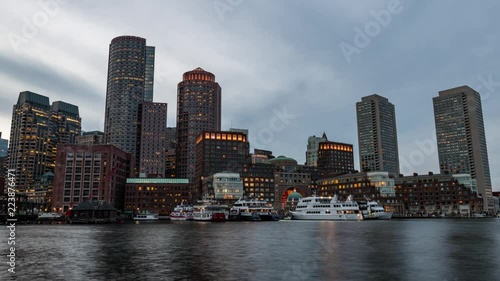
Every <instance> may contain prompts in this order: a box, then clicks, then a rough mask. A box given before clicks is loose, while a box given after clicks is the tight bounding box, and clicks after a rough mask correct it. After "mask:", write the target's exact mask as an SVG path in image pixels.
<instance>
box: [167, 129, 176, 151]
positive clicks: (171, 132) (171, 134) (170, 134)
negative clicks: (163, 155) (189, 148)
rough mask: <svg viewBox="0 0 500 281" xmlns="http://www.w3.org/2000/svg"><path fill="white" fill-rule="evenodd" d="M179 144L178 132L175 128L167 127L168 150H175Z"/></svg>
mask: <svg viewBox="0 0 500 281" xmlns="http://www.w3.org/2000/svg"><path fill="white" fill-rule="evenodd" d="M176 144H177V131H176V128H175V127H167V149H168V150H174V151H175V146H176Z"/></svg>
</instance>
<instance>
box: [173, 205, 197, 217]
mask: <svg viewBox="0 0 500 281" xmlns="http://www.w3.org/2000/svg"><path fill="white" fill-rule="evenodd" d="M170 220H172V221H186V220H193V205H187V204H182V205H178V206H177V207H175V208H174V211H173V212H171V213H170Z"/></svg>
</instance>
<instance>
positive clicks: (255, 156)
mask: <svg viewBox="0 0 500 281" xmlns="http://www.w3.org/2000/svg"><path fill="white" fill-rule="evenodd" d="M250 157H251V159H252V163H253V164H256V163H265V162H267V160H270V159H273V158H274V156H273V152H272V151H269V150H263V149H256V148H254V150H253V153H252V154H251V155H250Z"/></svg>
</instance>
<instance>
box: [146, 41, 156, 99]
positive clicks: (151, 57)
mask: <svg viewBox="0 0 500 281" xmlns="http://www.w3.org/2000/svg"><path fill="white" fill-rule="evenodd" d="M154 74H155V47H152V46H146V72H145V74H144V101H147V102H153V86H154V82H155V81H154V78H155V77H154V76H155V75H154Z"/></svg>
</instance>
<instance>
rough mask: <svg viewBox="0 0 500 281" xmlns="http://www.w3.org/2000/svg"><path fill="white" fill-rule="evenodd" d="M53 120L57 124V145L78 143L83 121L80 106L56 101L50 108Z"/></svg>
mask: <svg viewBox="0 0 500 281" xmlns="http://www.w3.org/2000/svg"><path fill="white" fill-rule="evenodd" d="M50 110H51V112H52V120H53V121H54V122H56V126H57V132H56V135H57V136H58V139H56V140H55V141H56V142H57V143H76V138H77V137H78V136H80V132H81V130H82V120H81V118H80V113H79V111H78V106H76V105H72V104H69V103H66V102H63V101H55V102H53V103H52V106H51V108H50Z"/></svg>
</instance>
